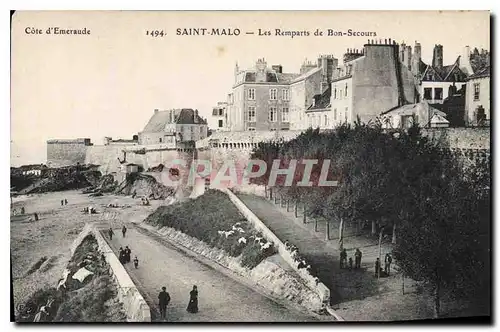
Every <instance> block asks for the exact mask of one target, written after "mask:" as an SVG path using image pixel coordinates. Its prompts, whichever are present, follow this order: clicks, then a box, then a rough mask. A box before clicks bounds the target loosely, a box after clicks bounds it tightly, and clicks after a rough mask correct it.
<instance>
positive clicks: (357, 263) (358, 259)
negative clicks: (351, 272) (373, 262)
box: [354, 248, 363, 269]
mask: <svg viewBox="0 0 500 332" xmlns="http://www.w3.org/2000/svg"><path fill="white" fill-rule="evenodd" d="M362 256H363V253H362V252H361V250H359V248H356V253H355V254H354V258H355V263H354V268H355V269H360V268H361V257H362Z"/></svg>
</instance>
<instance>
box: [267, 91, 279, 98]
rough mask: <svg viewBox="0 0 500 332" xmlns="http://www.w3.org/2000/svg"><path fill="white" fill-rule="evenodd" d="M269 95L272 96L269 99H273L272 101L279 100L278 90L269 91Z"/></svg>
mask: <svg viewBox="0 0 500 332" xmlns="http://www.w3.org/2000/svg"><path fill="white" fill-rule="evenodd" d="M269 95H270V98H269V99H271V100H276V99H278V90H276V89H270V90H269Z"/></svg>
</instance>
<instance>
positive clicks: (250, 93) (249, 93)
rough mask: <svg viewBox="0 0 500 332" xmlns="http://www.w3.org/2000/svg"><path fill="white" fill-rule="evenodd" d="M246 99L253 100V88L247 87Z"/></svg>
mask: <svg viewBox="0 0 500 332" xmlns="http://www.w3.org/2000/svg"><path fill="white" fill-rule="evenodd" d="M248 100H255V89H248Z"/></svg>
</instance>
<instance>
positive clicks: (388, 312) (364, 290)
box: [238, 194, 432, 320]
mask: <svg viewBox="0 0 500 332" xmlns="http://www.w3.org/2000/svg"><path fill="white" fill-rule="evenodd" d="M238 197H239V198H240V199H241V200H242V201H243V203H245V205H246V206H247V207H248V208H249V209H250V210H252V212H253V213H255V215H257V216H258V217H259V219H260V220H262V222H263V223H264V224H266V226H267V227H269V229H271V230H272V231H273V232H274V233H275V234H276V236H278V238H280V239H281V240H282V241H285V240H288V241H290V242H291V243H293V244H295V245H296V246H297V248H298V249H299V252H301V253H302V254H303V255H304V256H305V257H306V259H307V261H308V262H310V263H311V266H313V267H314V268H317V273H318V278H319V279H320V280H321V281H322V282H323V283H324V284H325V285H326V286H327V287H328V288H329V289H330V291H331V300H332V301H331V302H332V305H333V306H334V307H335V308H336V309H337V310H338V313H339V314H340V315H341V316H342V317H343V318H344V319H346V320H409V319H425V318H432V310H431V307H430V306H429V299H428V297H427V296H426V294H416V293H415V289H414V288H413V287H410V286H414V285H413V283H412V282H411V280H408V279H406V281H405V283H406V286H405V287H406V293H405V295H403V294H402V292H401V278H400V275H399V274H396V273H393V274H391V276H390V277H388V278H381V279H380V280H377V279H376V278H375V277H374V268H373V266H374V263H373V262H374V260H375V257H377V256H378V246H376V245H375V246H374V245H373V243H372V242H373V240H371V239H366V238H363V237H354V236H351V237H348V238H346V241H345V242H344V245H345V247H346V248H347V252H348V256H349V257H351V256H352V255H353V251H354V249H355V248H361V250H362V252H363V260H362V264H361V270H359V271H355V270H353V271H349V270H346V269H340V266H339V251H338V249H337V244H338V239H335V231H332V232H331V239H330V240H329V241H326V239H325V226H324V223H323V224H322V225H321V226H322V227H318V232H314V223H313V222H309V223H308V224H306V225H304V224H303V223H302V218H299V219H297V218H295V217H294V216H293V214H294V212H293V209H292V210H291V211H292V212H289V213H287V212H286V208H285V209H284V208H280V207H279V204H273V203H272V202H271V201H269V200H267V199H265V198H263V197H260V196H255V195H248V194H238ZM301 215H302V213H301ZM385 250H388V249H383V253H385V252H386V251H385Z"/></svg>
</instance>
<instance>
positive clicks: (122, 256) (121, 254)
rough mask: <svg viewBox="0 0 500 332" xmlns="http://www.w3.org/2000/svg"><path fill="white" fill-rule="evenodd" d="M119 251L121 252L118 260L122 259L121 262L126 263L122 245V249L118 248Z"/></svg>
mask: <svg viewBox="0 0 500 332" xmlns="http://www.w3.org/2000/svg"><path fill="white" fill-rule="evenodd" d="M118 253H119V256H118V260H119V261H120V263H122V264H124V263H125V251H124V250H123V248H122V247H120V249H118Z"/></svg>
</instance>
